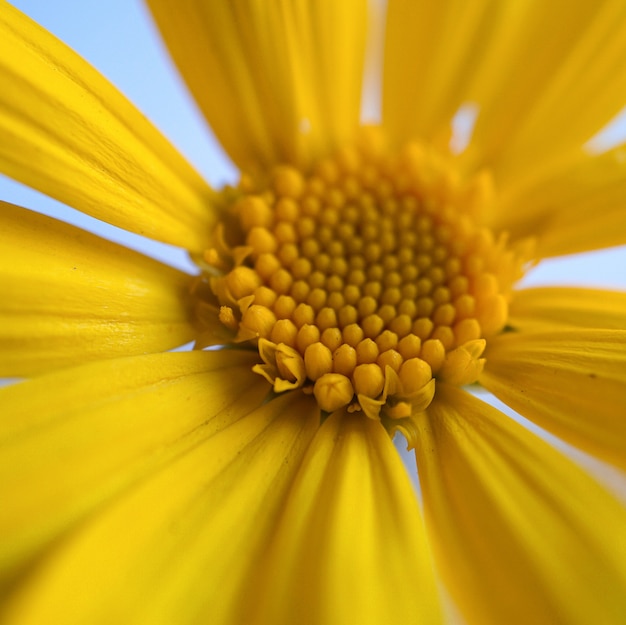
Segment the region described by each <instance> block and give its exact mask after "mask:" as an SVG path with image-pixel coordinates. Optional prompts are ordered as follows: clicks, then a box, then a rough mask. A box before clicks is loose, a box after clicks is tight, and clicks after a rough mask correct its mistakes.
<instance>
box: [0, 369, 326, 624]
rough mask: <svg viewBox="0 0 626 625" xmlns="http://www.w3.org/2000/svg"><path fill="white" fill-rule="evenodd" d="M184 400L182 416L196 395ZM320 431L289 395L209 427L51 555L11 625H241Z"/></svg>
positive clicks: (21, 592) (13, 608) (304, 403)
mask: <svg viewBox="0 0 626 625" xmlns="http://www.w3.org/2000/svg"><path fill="white" fill-rule="evenodd" d="M231 375H232V373H231ZM259 380H261V379H260V378H259ZM263 384H265V386H266V388H267V385H266V383H265V382H263ZM214 390H217V389H216V385H215V386H213V385H212V387H211V391H214ZM233 390H234V389H233V388H232V387H231V389H230V393H228V397H229V398H230V400H231V402H233V401H234V403H233V404H232V407H231V409H232V408H234V410H235V412H237V413H241V409H240V408H239V407H238V404H237V394H236V393H234V392H233ZM177 395H178V399H179V407H181V408H182V409H183V411H184V408H185V404H183V401H184V399H185V398H186V396H187V395H186V394H183V393H182V392H181V393H177ZM204 397H205V399H209V398H210V393H205V394H204ZM245 403H250V402H245ZM250 408H251V406H250V407H249V408H248V410H250ZM208 414H211V413H208ZM171 416H172V417H176V416H180V415H176V413H175V412H174V413H173V414H172V415H171ZM222 416H224V417H227V416H228V411H226V412H222ZM318 424H319V410H318V409H317V407H316V405H315V402H313V401H311V398H310V397H306V396H303V395H302V394H300V393H289V394H285V395H282V396H280V397H279V398H277V399H275V400H273V401H270V402H269V403H266V404H264V405H263V406H261V407H258V408H257V409H256V410H254V411H251V412H250V414H247V415H246V416H245V417H243V418H240V419H238V420H237V421H236V422H235V423H233V424H231V425H229V426H228V427H226V428H224V429H221V430H220V431H219V432H217V433H216V434H213V435H209V434H205V433H203V431H202V430H203V429H204V428H200V429H199V430H198V431H196V432H194V441H193V444H192V445H188V446H187V448H186V449H184V450H183V451H184V453H182V454H180V451H181V449H180V447H179V448H178V449H177V451H178V452H179V455H178V457H173V458H170V461H169V462H168V463H167V465H166V466H164V467H163V470H161V471H158V472H153V473H152V474H151V475H150V476H149V477H148V479H146V480H145V481H144V482H143V483H141V484H139V485H137V486H136V487H135V488H134V489H131V490H129V491H127V492H126V493H123V494H122V496H121V497H120V498H119V499H118V500H116V501H115V502H113V503H112V504H111V505H110V506H109V507H108V508H107V509H106V510H102V511H100V513H99V514H98V515H95V516H93V517H91V518H90V519H88V520H87V521H86V522H85V523H84V524H83V525H82V526H80V527H78V528H77V529H76V531H75V532H74V533H73V534H70V535H68V536H67V537H65V538H64V539H63V540H62V541H61V542H60V543H59V545H58V546H56V547H55V548H54V549H52V550H51V551H50V552H49V553H48V554H47V556H46V558H45V559H44V560H43V561H42V563H41V564H40V565H39V566H38V567H37V568H35V569H34V570H33V571H32V573H31V575H29V576H28V577H27V578H26V581H25V583H24V584H23V585H22V586H21V587H19V588H18V589H17V593H16V596H14V597H13V598H12V601H11V602H10V604H9V607H8V615H9V619H8V620H9V621H10V622H11V623H12V624H15V625H17V624H18V623H19V624H20V625H25V624H27V623H30V624H32V625H41V623H64V625H70V624H74V625H82V624H84V623H89V624H90V625H110V624H111V623H150V624H151V625H168V624H172V623H176V625H186V624H190V625H191V624H192V623H193V624H197V623H211V624H215V625H219V624H225V625H226V624H233V625H234V624H235V623H243V622H244V621H242V620H241V619H240V618H239V616H238V613H239V611H240V610H241V609H242V607H243V605H242V604H244V603H245V602H246V601H248V600H249V599H251V598H253V597H254V594H255V592H256V590H257V582H258V579H257V576H256V575H255V574H254V573H255V570H256V566H257V562H258V558H259V556H260V552H261V550H262V549H263V547H264V545H265V544H266V542H267V540H268V535H269V534H270V533H271V531H272V529H273V527H274V525H275V522H276V517H277V515H278V513H279V510H280V508H281V506H282V505H283V501H284V498H285V495H286V493H287V489H288V488H289V484H290V482H291V480H292V477H293V474H294V472H295V471H296V470H297V468H298V466H299V464H300V461H301V457H302V454H303V453H304V450H305V449H306V447H307V445H308V443H309V441H310V439H311V437H312V435H313V433H314V431H315V429H316V428H317V426H318ZM174 444H175V445H177V446H178V442H176V443H174ZM166 449H167V447H166ZM11 619H13V620H11Z"/></svg>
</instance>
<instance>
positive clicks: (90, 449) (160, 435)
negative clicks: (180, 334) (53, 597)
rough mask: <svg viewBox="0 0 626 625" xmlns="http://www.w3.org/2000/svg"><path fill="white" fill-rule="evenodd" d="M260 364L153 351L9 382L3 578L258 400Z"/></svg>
mask: <svg viewBox="0 0 626 625" xmlns="http://www.w3.org/2000/svg"><path fill="white" fill-rule="evenodd" d="M253 362H254V358H253V357H252V356H251V354H249V353H245V352H234V351H220V352H181V353H167V354H154V355H149V356H136V357H132V358H124V359H116V360H109V361H105V362H99V363H92V364H89V365H84V366H83V367H77V368H71V369H66V370H64V371H62V372H58V373H53V374H49V375H45V376H42V377H40V378H37V379H35V380H32V381H29V382H22V383H20V384H17V385H14V386H11V387H7V388H4V389H2V390H1V391H0V414H2V421H1V422H0V501H2V502H3V505H2V512H1V513H0V526H1V529H0V537H1V540H2V544H1V548H0V554H1V557H0V580H2V581H6V579H5V578H6V577H7V576H8V575H9V574H10V573H11V571H12V570H14V569H15V568H18V567H23V566H24V564H25V562H26V561H27V560H28V559H30V558H31V557H32V556H33V555H36V553H37V551H38V550H39V549H41V548H42V547H44V546H45V545H46V544H47V543H48V542H49V541H50V540H52V539H53V538H55V537H57V536H58V535H59V534H60V533H62V532H64V531H66V530H67V529H68V528H69V527H72V526H74V525H75V524H76V523H77V522H78V521H80V520H81V519H83V518H84V517H85V516H86V515H88V514H89V513H90V512H92V511H93V510H94V509H97V508H98V507H99V506H101V505H102V504H103V503H106V502H107V501H108V500H110V499H111V498H112V497H115V496H116V495H119V493H120V492H123V491H124V490H125V489H127V488H128V487H129V486H130V485H132V484H136V483H137V482H140V481H141V480H144V479H145V478H146V477H147V476H149V475H150V474H151V473H153V472H155V471H158V470H160V468H161V467H163V466H166V465H167V464H168V463H169V462H171V461H172V460H173V459H174V458H176V457H177V456H178V455H180V454H181V453H183V452H185V451H187V450H188V449H191V448H193V447H194V445H197V444H198V441H200V440H203V439H204V438H206V437H208V436H209V435H210V434H212V433H213V432H215V431H217V430H219V429H221V428H223V427H225V426H226V425H228V424H229V423H231V422H233V421H234V420H236V419H238V418H240V417H241V416H242V415H244V414H246V412H250V411H251V410H252V409H253V408H254V407H256V406H257V405H258V404H259V403H260V402H261V401H262V398H263V396H264V395H265V394H267V384H266V383H265V382H264V381H263V380H261V379H260V378H258V376H255V375H254V374H252V373H251V366H252V364H253ZM257 382H258V383H257ZM54 621H55V619H51V620H49V621H47V622H54Z"/></svg>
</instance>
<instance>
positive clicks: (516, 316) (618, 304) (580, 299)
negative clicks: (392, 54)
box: [508, 287, 626, 330]
mask: <svg viewBox="0 0 626 625" xmlns="http://www.w3.org/2000/svg"><path fill="white" fill-rule="evenodd" d="M508 323H509V325H510V326H512V327H513V328H514V329H516V330H532V329H540V328H542V327H545V326H552V327H557V328H559V329H564V328H567V327H572V326H575V327H579V328H597V329H613V330H626V293H624V292H619V291H601V290H599V289H581V288H575V287H557V288H555V287H539V288H534V289H522V290H519V291H515V293H514V296H513V301H512V302H511V304H510V307H509V322H508Z"/></svg>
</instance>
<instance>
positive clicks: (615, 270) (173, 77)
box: [0, 0, 626, 289]
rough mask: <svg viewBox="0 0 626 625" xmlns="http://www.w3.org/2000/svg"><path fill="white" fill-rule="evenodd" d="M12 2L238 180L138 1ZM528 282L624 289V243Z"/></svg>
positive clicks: (215, 168)
mask: <svg viewBox="0 0 626 625" xmlns="http://www.w3.org/2000/svg"><path fill="white" fill-rule="evenodd" d="M13 4H14V5H15V6H17V7H18V8H19V9H21V10H22V11H24V12H25V13H27V14H28V15H30V16H31V17H33V18H34V19H36V20H37V21H38V22H39V23H40V24H42V25H43V26H45V27H46V28H47V29H48V30H50V31H51V32H53V33H54V34H55V35H57V36H58V37H60V38H61V39H63V40H64V41H65V42H66V43H68V44H69V45H70V46H71V47H73V48H74V49H75V50H77V51H78V52H79V53H80V54H81V55H83V56H84V57H85V58H86V59H88V60H89V61H90V62H91V63H92V64H93V65H94V66H95V67H97V68H98V69H99V70H100V71H101V72H102V73H103V74H104V75H105V76H107V77H108V78H109V79H110V80H111V81H112V82H113V83H114V84H115V85H117V87H118V88H120V89H121V91H123V92H124V93H125V94H126V95H127V96H128V97H129V98H130V99H131V100H132V101H133V102H134V103H135V104H136V105H137V106H138V107H139V108H140V109H141V110H142V111H143V113H144V114H145V115H147V116H148V117H149V118H150V119H151V120H152V121H153V122H154V123H155V124H156V125H157V126H158V127H159V128H160V129H161V131H162V132H163V133H164V134H165V135H166V136H167V137H168V138H169V139H170V140H171V141H172V142H173V143H174V145H176V146H177V147H178V148H179V150H180V151H181V152H182V153H183V154H184V155H185V156H186V157H187V158H188V159H189V160H190V161H191V162H192V163H193V164H194V165H195V167H196V168H197V169H198V170H199V171H200V173H202V174H203V175H204V176H205V177H206V178H207V179H208V180H209V181H210V182H211V184H213V185H215V186H219V184H220V183H223V182H224V181H227V180H233V179H235V176H236V172H235V170H234V169H233V167H232V166H231V165H230V163H229V162H228V161H227V159H226V158H225V157H224V155H223V153H222V152H221V150H220V148H219V146H218V145H217V143H216V142H215V140H214V138H213V136H212V135H211V133H210V131H209V129H208V128H207V126H206V124H205V123H204V121H203V119H202V117H201V115H200V114H199V112H198V111H197V109H196V108H195V105H194V104H193V101H192V100H191V98H190V97H189V96H188V95H187V93H186V91H185V88H184V86H183V84H182V82H181V81H180V79H179V78H178V76H177V74H176V71H175V69H174V67H173V66H172V64H171V62H170V60H169V58H168V57H167V55H166V53H165V50H164V48H163V46H162V45H161V43H160V40H159V39H158V36H157V34H156V32H155V30H154V29H153V28H152V24H151V21H150V17H149V15H148V12H147V11H146V9H145V7H144V6H143V4H142V2H140V0H107V2H95V1H85V0H17V1H14V2H13ZM199 62H200V61H199ZM0 198H2V199H3V200H6V201H10V202H13V203H16V204H20V205H23V206H26V207H29V208H32V209H34V210H37V211H40V212H44V213H47V214H50V215H53V216H55V217H57V218H60V219H63V220H66V221H70V222H72V223H75V224H77V225H80V226H82V227H84V228H86V229H89V230H92V231H94V232H97V233H99V234H101V235H103V236H106V237H108V238H111V239H114V240H116V241H120V242H123V243H125V244H126V245H129V246H131V247H134V248H136V249H140V250H142V251H145V252H146V253H148V254H150V255H152V256H155V257H157V258H160V259H162V260H164V261H166V262H169V263H170V264H174V265H176V266H178V267H181V268H190V265H189V263H188V261H187V259H186V256H185V254H184V252H181V251H180V250H176V249H174V248H170V247H169V246H166V245H163V244H157V243H154V242H146V241H145V240H144V239H142V238H141V237H136V236H134V235H131V234H129V233H125V232H122V231H120V230H118V229H116V228H113V227H111V226H108V225H106V224H101V223H100V222H97V221H95V220H93V219H91V218H89V217H86V216H84V215H81V214H80V213H77V212H76V211H73V210H71V209H68V208H67V207H65V206H63V205H61V204H59V203H57V202H55V201H53V200H50V199H48V198H46V197H44V196H42V195H41V194H39V193H36V192H34V191H31V190H29V189H26V188H24V187H22V186H21V185H18V184H16V183H14V182H12V181H10V180H7V179H6V178H3V177H0ZM624 210H626V205H625V209H624ZM525 282H526V283H527V284H560V283H565V284H584V285H588V286H592V285H597V286H604V287H611V288H621V289H626V247H624V248H619V249H612V250H607V251H603V252H598V253H593V254H585V255H581V256H577V257H567V258H563V259H558V260H553V261H550V262H545V263H542V265H541V266H540V267H539V268H537V269H535V270H534V271H533V272H532V273H531V274H530V275H529V276H528V277H527V278H526V279H525Z"/></svg>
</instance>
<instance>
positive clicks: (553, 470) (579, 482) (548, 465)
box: [416, 385, 626, 625]
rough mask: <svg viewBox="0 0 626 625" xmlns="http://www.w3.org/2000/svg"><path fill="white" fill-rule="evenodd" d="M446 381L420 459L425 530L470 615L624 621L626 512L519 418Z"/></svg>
mask: <svg viewBox="0 0 626 625" xmlns="http://www.w3.org/2000/svg"><path fill="white" fill-rule="evenodd" d="M444 386H445V385H440V386H439V387H438V391H437V399H436V400H435V402H434V403H433V404H432V405H431V407H429V409H428V415H427V416H426V415H423V416H422V417H421V420H420V424H419V429H420V433H419V436H418V437H417V446H416V456H417V464H418V470H419V473H420V481H421V483H422V488H423V496H424V508H425V514H426V520H427V526H428V530H429V536H430V537H431V538H432V541H433V545H434V549H435V553H436V555H437V562H438V565H439V567H440V570H441V573H442V575H443V577H444V581H445V582H446V584H447V586H448V588H449V590H450V592H451V594H452V597H453V599H455V600H456V602H457V604H458V606H459V608H460V610H461V612H462V613H463V615H464V617H465V618H466V619H467V622H468V623H480V624H481V625H502V624H503V623H506V624H507V625H527V624H528V623H533V625H554V624H555V623H567V624H568V625H588V624H589V623H607V624H611V625H613V624H614V625H618V623H621V622H622V620H623V617H624V614H626V594H625V593H624V588H625V587H626V586H625V584H626V534H625V533H624V527H626V510H625V509H624V508H623V507H622V506H621V505H620V504H619V503H617V501H616V500H614V499H613V498H612V497H611V496H610V495H609V494H608V493H607V492H606V491H605V490H604V489H602V488H601V487H600V486H599V485H598V484H597V483H596V482H595V481H594V480H593V479H592V478H591V477H589V475H587V474H586V473H585V472H584V471H583V470H582V469H581V468H579V467H578V466H577V465H575V464H574V463H573V462H572V461H570V460H569V459H568V458H566V457H565V456H563V455H562V454H560V453H559V452H557V451H556V450H555V449H554V448H552V447H551V446H550V445H548V444H547V443H545V442H544V441H542V440H541V439H539V438H538V437H537V436H535V435H534V434H531V433H530V432H529V431H528V430H526V429H525V428H523V427H522V426H521V425H519V424H517V423H515V422H514V421H513V420H511V419H509V418H507V417H506V416H505V415H503V414H502V413H500V412H499V411H498V410H496V409H495V408H493V407H491V406H489V405H487V404H484V403H483V402H481V401H479V400H478V399H476V398H474V397H472V396H471V395H469V394H468V393H465V392H464V391H462V390H460V389H456V388H450V387H448V388H444Z"/></svg>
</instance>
